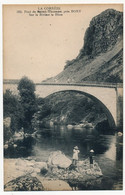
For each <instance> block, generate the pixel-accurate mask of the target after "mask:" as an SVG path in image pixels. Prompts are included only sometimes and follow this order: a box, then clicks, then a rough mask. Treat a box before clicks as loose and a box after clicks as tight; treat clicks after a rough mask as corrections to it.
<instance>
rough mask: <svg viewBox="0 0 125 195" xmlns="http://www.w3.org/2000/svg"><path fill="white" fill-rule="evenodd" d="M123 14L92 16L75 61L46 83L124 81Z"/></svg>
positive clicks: (112, 11) (104, 13)
mask: <svg viewBox="0 0 125 195" xmlns="http://www.w3.org/2000/svg"><path fill="white" fill-rule="evenodd" d="M122 72H123V13H122V12H119V11H116V10H113V9H108V10H105V11H104V12H102V13H101V14H99V15H97V16H95V17H94V18H93V19H92V20H91V22H90V25H89V27H88V29H87V30H86V33H85V36H84V45H83V47H82V48H81V50H80V53H79V55H78V56H77V57H76V59H73V60H71V61H68V62H67V64H66V66H65V68H64V70H63V71H62V72H61V73H60V74H58V75H57V76H55V77H53V78H50V79H48V80H47V81H46V82H56V83H63V82H65V83H66V82H67V83H78V82H79V83H82V82H85V81H87V82H93V81H94V82H112V83H120V82H122V81H123V78H122V77H123V76H122V75H123V73H122Z"/></svg>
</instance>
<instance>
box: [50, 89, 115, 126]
mask: <svg viewBox="0 0 125 195" xmlns="http://www.w3.org/2000/svg"><path fill="white" fill-rule="evenodd" d="M66 91H72V92H75V93H79V94H82V95H85V96H86V97H89V98H90V99H91V100H93V101H94V102H95V103H96V104H98V105H99V106H100V107H101V108H102V110H103V111H104V113H105V114H106V116H107V120H108V122H109V126H110V127H111V129H114V130H115V129H116V124H115V119H114V118H113V116H112V114H111V112H110V110H109V109H108V108H107V106H106V105H105V104H104V103H103V102H102V101H100V100H99V99H98V98H97V97H95V96H93V95H91V94H89V93H86V92H84V91H80V90H70V89H68V90H67V89H66V90H58V91H56V92H52V93H50V94H49V95H47V96H46V97H49V96H50V95H52V94H56V93H59V92H66Z"/></svg>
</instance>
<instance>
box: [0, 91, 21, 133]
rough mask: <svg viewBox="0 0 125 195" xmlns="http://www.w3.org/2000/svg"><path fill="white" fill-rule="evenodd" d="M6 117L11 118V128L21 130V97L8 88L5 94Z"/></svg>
mask: <svg viewBox="0 0 125 195" xmlns="http://www.w3.org/2000/svg"><path fill="white" fill-rule="evenodd" d="M3 107H4V118H6V117H10V118H11V130H12V132H14V131H19V130H20V128H21V127H22V121H23V109H22V105H21V103H20V101H19V97H18V96H16V95H13V94H12V92H11V91H10V90H6V92H5V93H4V95H3Z"/></svg>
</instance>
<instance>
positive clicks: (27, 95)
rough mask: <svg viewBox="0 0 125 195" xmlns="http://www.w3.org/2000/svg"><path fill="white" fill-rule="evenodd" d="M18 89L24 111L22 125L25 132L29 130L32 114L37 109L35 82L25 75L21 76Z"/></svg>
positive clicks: (30, 128) (30, 129)
mask: <svg viewBox="0 0 125 195" xmlns="http://www.w3.org/2000/svg"><path fill="white" fill-rule="evenodd" d="M18 90H19V94H20V102H21V105H22V108H23V113H24V120H23V123H22V126H23V128H24V131H25V132H31V131H32V126H31V120H32V116H33V114H34V113H35V112H36V110H37V103H36V96H35V84H34V83H33V81H31V80H29V79H28V78H27V77H23V78H22V79H21V80H20V82H19V84H18Z"/></svg>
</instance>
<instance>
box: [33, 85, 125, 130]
mask: <svg viewBox="0 0 125 195" xmlns="http://www.w3.org/2000/svg"><path fill="white" fill-rule="evenodd" d="M36 91H37V94H40V96H41V97H47V96H49V95H51V94H53V93H57V92H61V91H75V92H78V93H81V94H84V95H86V96H87V97H89V98H91V99H92V100H94V101H95V102H96V103H97V104H98V105H99V106H101V107H102V109H103V111H104V112H105V114H106V115H107V118H108V121H109V125H110V127H111V128H114V129H116V128H118V127H120V126H121V124H120V123H121V121H122V101H123V100H122V97H123V88H122V84H109V83H107V84H106V83H98V84H97V83H91V84H90V83H89V84H88V83H82V84H79V83H75V84H73V83H72V84H71V83H60V84H59V83H58V84H57V83H45V82H43V83H36Z"/></svg>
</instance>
